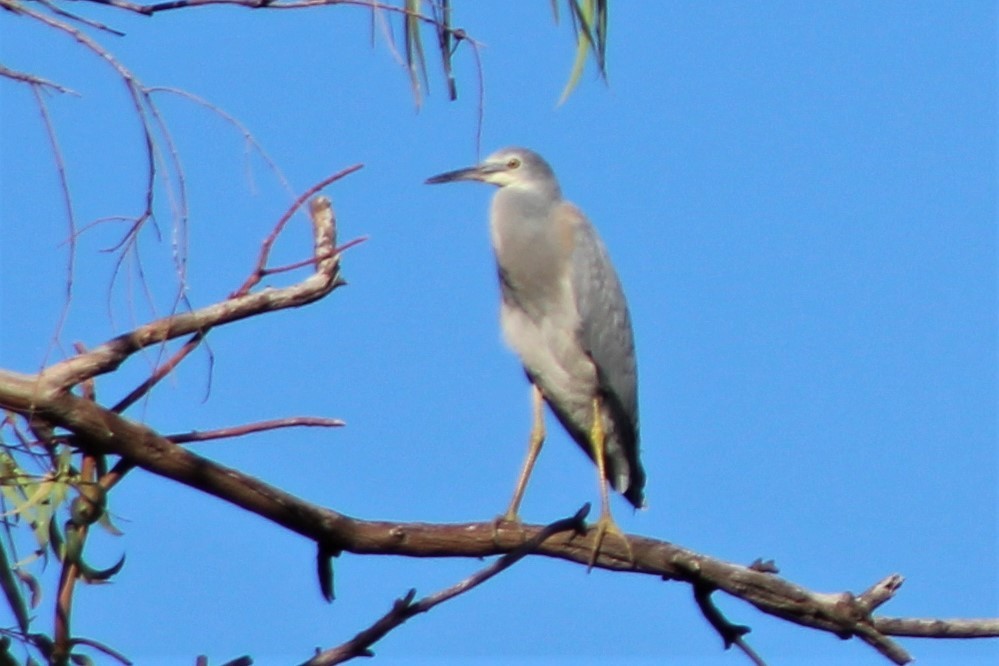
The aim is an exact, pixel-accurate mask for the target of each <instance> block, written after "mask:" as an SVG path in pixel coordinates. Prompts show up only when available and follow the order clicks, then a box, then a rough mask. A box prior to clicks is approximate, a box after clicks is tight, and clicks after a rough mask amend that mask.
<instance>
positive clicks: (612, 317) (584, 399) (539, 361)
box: [426, 147, 645, 568]
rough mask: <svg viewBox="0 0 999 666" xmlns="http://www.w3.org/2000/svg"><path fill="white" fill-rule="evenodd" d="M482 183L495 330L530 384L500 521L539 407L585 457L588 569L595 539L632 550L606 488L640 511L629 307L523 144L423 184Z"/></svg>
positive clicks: (537, 431) (596, 240)
mask: <svg viewBox="0 0 999 666" xmlns="http://www.w3.org/2000/svg"><path fill="white" fill-rule="evenodd" d="M457 181H480V182H483V183H488V184H492V185H495V186H497V187H498V188H499V189H498V190H497V192H496V193H495V195H494V196H493V199H492V205H491V209H490V216H489V227H490V237H491V241H492V247H493V251H494V255H495V259H496V267H497V272H498V276H499V285H500V296H501V298H500V324H501V328H502V331H503V336H504V338H505V339H506V342H507V344H508V345H509V346H510V347H512V348H513V350H514V351H515V352H516V354H517V355H518V356H519V357H520V361H521V363H522V364H523V367H524V371H525V373H526V375H527V378H528V380H529V381H530V383H531V387H532V404H533V412H534V414H533V416H534V421H533V426H532V428H531V434H530V438H529V441H528V452H527V457H526V459H525V460H524V464H523V466H522V469H521V472H520V475H519V477H518V479H517V483H516V486H515V489H514V494H513V498H512V499H511V501H510V505H509V507H508V508H507V511H506V513H505V514H504V515H503V516H502V517H501V520H506V521H511V522H516V523H519V522H520V518H519V514H518V512H519V509H520V503H521V500H522V499H523V495H524V490H525V488H526V487H527V481H528V479H529V477H530V475H531V471H532V470H533V468H534V464H535V461H536V460H537V457H538V454H539V453H540V451H541V446H542V444H543V443H544V440H545V423H544V407H543V403H547V404H548V406H549V407H550V408H551V410H552V412H553V413H554V414H555V416H556V417H557V419H558V421H559V422H560V423H561V424H562V426H563V427H564V428H565V430H566V431H567V432H568V433H569V435H570V436H571V437H572V439H573V440H574V441H575V442H576V443H577V444H578V445H579V446H580V447H581V448H582V449H583V451H584V452H585V453H586V454H587V455H588V456H589V457H590V458H591V459H592V460H593V462H594V463H595V464H596V468H597V480H598V483H599V488H600V506H601V510H600V518H599V520H598V521H597V523H596V526H595V527H596V538H595V545H594V547H593V551H592V553H591V555H590V562H589V565H590V568H592V567H593V565H594V563H595V562H596V559H597V557H598V554H599V551H600V548H601V545H602V543H603V540H604V536H605V535H606V534H607V533H615V534H617V535H618V536H619V537H620V538H621V539H622V540H623V541H624V543H625V546H626V547H627V550H628V555H629V558H630V559H631V560H632V561H634V558H633V557H632V554H631V547H630V545H629V542H628V540H627V539H626V538H625V537H624V533H623V532H621V530H620V528H618V526H617V524H616V523H615V522H614V519H613V517H612V515H611V511H610V501H609V499H608V490H607V485H608V484H610V485H611V486H613V487H614V489H615V490H616V491H617V492H619V493H620V494H621V495H623V496H624V498H625V499H627V500H628V501H629V502H630V503H631V504H632V505H633V506H634V507H635V508H642V507H643V506H644V504H645V493H644V488H645V471H644V469H643V468H642V464H641V461H640V459H639V433H638V375H637V364H636V359H635V343H634V333H633V330H632V324H631V316H630V314H629V311H628V303H627V301H626V299H625V296H624V291H623V289H622V287H621V282H620V279H619V278H618V275H617V272H616V271H615V269H614V266H613V264H611V261H610V258H609V256H608V253H607V249H606V248H605V246H604V243H603V241H602V240H601V239H600V236H599V235H598V234H597V231H596V229H595V228H594V226H593V225H592V224H591V223H590V221H589V220H588V219H587V218H586V216H585V215H584V214H583V212H582V211H581V210H580V209H579V208H577V207H576V206H575V205H573V204H572V203H570V202H568V201H566V200H565V199H563V198H562V190H561V187H560V186H559V182H558V179H557V178H556V177H555V173H554V171H553V170H552V168H551V166H549V164H548V162H546V161H545V160H544V158H542V157H541V156H540V155H538V154H537V153H535V152H534V151H532V150H529V149H527V148H519V147H511V148H504V149H502V150H498V151H496V152H495V153H493V154H492V155H490V156H489V157H487V158H486V159H485V160H483V161H482V162H481V163H479V164H478V165H476V166H472V167H468V168H464V169H458V170H455V171H448V172H446V173H442V174H439V175H436V176H432V177H431V178H428V179H427V180H426V183H427V184H438V183H451V182H457Z"/></svg>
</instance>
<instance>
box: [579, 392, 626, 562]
mask: <svg viewBox="0 0 999 666" xmlns="http://www.w3.org/2000/svg"><path fill="white" fill-rule="evenodd" d="M590 442H591V444H592V446H593V458H594V460H595V461H596V463H597V483H599V484H600V518H599V520H597V524H596V529H597V534H596V541H595V542H594V544H593V552H592V553H590V564H589V567H588V569H587V570H590V569H593V565H594V564H596V561H597V556H598V555H599V554H600V546H601V545H603V542H604V536H606V535H607V533H608V532H611V533H613V534H616V535H618V536H619V537H620V538H621V540H622V541H624V547H625V549H626V550H627V551H628V561H630V562H632V563H634V562H635V555H634V553H632V552H631V543H630V542H629V541H628V537H627V536H625V534H624V532H622V531H621V528H620V527H618V526H617V523H615V522H614V518H613V517H611V512H610V499H609V498H608V497H607V477H606V471H607V463H606V461H605V459H604V455H605V454H606V448H607V447H606V444H607V440H606V437H605V434H604V422H603V417H602V415H601V410H600V398H594V399H593V426H592V427H591V428H590Z"/></svg>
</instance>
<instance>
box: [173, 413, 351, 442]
mask: <svg viewBox="0 0 999 666" xmlns="http://www.w3.org/2000/svg"><path fill="white" fill-rule="evenodd" d="M345 425H347V424H346V423H344V422H343V421H342V420H340V419H330V418H326V417H322V416H289V417H285V418H281V419H271V420H269V421H257V422H256V423H247V424H245V425H241V426H233V427H231V428H218V429H216V430H194V431H191V432H188V433H183V434H178V435H167V436H166V438H167V439H169V440H170V441H171V442H173V443H174V444H190V443H191V442H207V441H210V440H213V439H226V438H229V437H242V436H244V435H250V434H254V433H258V432H266V431H268V430H278V429H279V428H302V427H314V428H342V427H343V426H345Z"/></svg>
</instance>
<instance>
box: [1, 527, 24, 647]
mask: <svg viewBox="0 0 999 666" xmlns="http://www.w3.org/2000/svg"><path fill="white" fill-rule="evenodd" d="M0 588H3V594H4V596H5V597H7V605H8V606H10V610H11V612H12V613H14V617H15V618H17V628H18V629H20V630H21V633H22V634H26V633H28V622H29V619H28V607H27V605H26V604H25V603H24V597H23V596H21V588H20V587H18V585H17V581H16V580H15V579H14V572H13V570H12V569H11V568H10V560H9V559H8V557H7V551H6V549H5V548H4V547H3V545H2V544H0Z"/></svg>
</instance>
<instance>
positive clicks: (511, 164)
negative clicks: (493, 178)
mask: <svg viewBox="0 0 999 666" xmlns="http://www.w3.org/2000/svg"><path fill="white" fill-rule="evenodd" d="M506 166H507V168H508V169H516V168H517V167H519V166H520V160H519V159H517V158H516V157H511V158H510V159H509V160H507V162H506Z"/></svg>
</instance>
